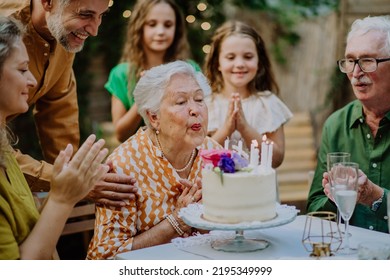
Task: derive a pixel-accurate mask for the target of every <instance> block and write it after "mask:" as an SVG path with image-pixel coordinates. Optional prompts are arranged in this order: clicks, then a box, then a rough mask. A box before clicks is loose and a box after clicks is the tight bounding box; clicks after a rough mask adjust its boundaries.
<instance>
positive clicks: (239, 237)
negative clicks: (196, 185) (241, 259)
mask: <svg viewBox="0 0 390 280" xmlns="http://www.w3.org/2000/svg"><path fill="white" fill-rule="evenodd" d="M297 213H298V210H296V208H295V207H293V206H287V205H280V204H277V205H276V217H275V218H273V219H271V220H268V221H264V222H260V221H255V222H245V223H237V224H221V223H215V222H211V221H208V220H205V219H204V218H203V205H201V204H197V203H194V204H190V205H188V206H187V207H185V208H182V209H181V210H180V212H179V215H180V217H181V218H182V219H183V221H184V222H185V223H186V224H187V225H190V226H192V227H195V228H199V229H206V230H225V231H235V232H236V234H235V238H233V239H226V240H216V241H213V242H212V243H211V247H212V248H213V249H215V250H218V251H225V252H252V251H257V250H263V249H265V248H267V247H268V246H269V242H268V241H267V240H264V239H246V238H245V237H244V230H254V229H266V228H271V227H277V226H281V225H284V224H288V223H290V222H292V221H294V220H295V218H296V216H297Z"/></svg>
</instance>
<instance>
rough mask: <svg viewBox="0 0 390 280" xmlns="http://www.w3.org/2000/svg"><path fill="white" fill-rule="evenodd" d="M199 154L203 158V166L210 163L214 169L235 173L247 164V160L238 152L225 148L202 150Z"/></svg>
mask: <svg viewBox="0 0 390 280" xmlns="http://www.w3.org/2000/svg"><path fill="white" fill-rule="evenodd" d="M200 156H201V157H202V159H203V167H205V166H207V165H212V167H213V168H214V169H216V171H222V172H224V173H235V172H236V171H239V170H242V169H244V168H245V167H247V166H248V160H246V159H245V158H243V157H241V156H240V155H239V154H238V153H236V152H234V151H230V150H226V149H221V150H202V151H200Z"/></svg>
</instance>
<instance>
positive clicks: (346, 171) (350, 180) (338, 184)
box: [329, 162, 359, 254]
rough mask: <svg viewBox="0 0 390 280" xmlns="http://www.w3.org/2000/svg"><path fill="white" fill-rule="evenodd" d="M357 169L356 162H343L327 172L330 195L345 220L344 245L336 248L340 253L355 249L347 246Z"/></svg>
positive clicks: (355, 193)
mask: <svg viewBox="0 0 390 280" xmlns="http://www.w3.org/2000/svg"><path fill="white" fill-rule="evenodd" d="M358 171H359V165H358V164H357V163H356V162H344V163H335V164H333V165H332V167H331V170H330V173H329V178H330V180H331V182H332V183H331V186H332V195H333V198H334V200H335V202H336V205H337V208H338V210H339V212H340V215H341V216H342V218H343V220H344V222H345V235H344V236H345V238H344V241H343V245H344V247H343V248H341V249H339V250H338V253H340V254H351V253H354V250H356V249H353V248H350V246H349V219H350V218H351V216H352V214H353V211H354V210H355V206H356V200H357V190H358V184H357V180H358V174H359V172H358Z"/></svg>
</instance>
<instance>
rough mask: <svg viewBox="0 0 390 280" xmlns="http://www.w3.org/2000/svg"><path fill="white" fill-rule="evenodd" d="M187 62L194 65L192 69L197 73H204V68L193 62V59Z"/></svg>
mask: <svg viewBox="0 0 390 280" xmlns="http://www.w3.org/2000/svg"><path fill="white" fill-rule="evenodd" d="M187 62H188V63H189V64H191V65H192V67H194V69H195V70H196V71H197V72H202V68H200V66H199V64H198V63H196V62H195V61H193V60H192V59H188V60H187Z"/></svg>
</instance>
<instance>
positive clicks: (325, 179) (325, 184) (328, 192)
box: [322, 172, 334, 202]
mask: <svg viewBox="0 0 390 280" xmlns="http://www.w3.org/2000/svg"><path fill="white" fill-rule="evenodd" d="M322 187H323V188H324V193H325V195H326V196H327V197H328V198H329V199H330V200H332V201H333V202H334V198H333V196H332V192H331V189H330V183H329V173H328V172H324V174H322Z"/></svg>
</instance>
